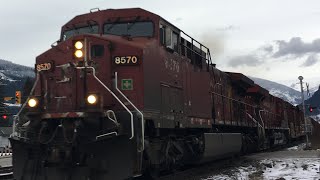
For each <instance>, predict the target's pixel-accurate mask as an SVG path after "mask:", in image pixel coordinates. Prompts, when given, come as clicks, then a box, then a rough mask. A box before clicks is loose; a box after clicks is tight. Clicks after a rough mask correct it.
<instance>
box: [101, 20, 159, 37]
mask: <svg viewBox="0 0 320 180" xmlns="http://www.w3.org/2000/svg"><path fill="white" fill-rule="evenodd" d="M104 34H112V35H119V36H123V35H125V36H130V37H152V36H153V23H152V22H131V23H108V24H105V25H104Z"/></svg>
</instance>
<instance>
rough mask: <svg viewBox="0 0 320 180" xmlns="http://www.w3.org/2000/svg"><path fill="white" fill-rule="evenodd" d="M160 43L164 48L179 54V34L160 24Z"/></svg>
mask: <svg viewBox="0 0 320 180" xmlns="http://www.w3.org/2000/svg"><path fill="white" fill-rule="evenodd" d="M159 31H160V39H159V41H160V43H161V45H164V46H165V47H166V48H169V49H171V50H173V51H175V52H179V33H177V32H174V31H173V30H172V29H171V28H170V27H168V26H165V25H162V24H160V30H159Z"/></svg>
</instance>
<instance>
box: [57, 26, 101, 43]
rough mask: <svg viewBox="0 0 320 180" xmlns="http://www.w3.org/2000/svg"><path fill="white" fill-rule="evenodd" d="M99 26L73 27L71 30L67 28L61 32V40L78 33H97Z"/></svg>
mask: <svg viewBox="0 0 320 180" xmlns="http://www.w3.org/2000/svg"><path fill="white" fill-rule="evenodd" d="M98 31H99V26H98V25H93V26H84V27H80V28H74V29H71V30H67V31H64V32H63V35H62V38H63V39H62V40H63V41H65V40H67V39H69V38H70V37H72V36H75V35H79V34H98Z"/></svg>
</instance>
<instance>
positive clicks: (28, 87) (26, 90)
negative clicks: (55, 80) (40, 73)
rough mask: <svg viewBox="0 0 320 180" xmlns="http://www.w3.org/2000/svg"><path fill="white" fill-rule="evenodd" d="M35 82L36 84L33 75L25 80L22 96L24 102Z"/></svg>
mask: <svg viewBox="0 0 320 180" xmlns="http://www.w3.org/2000/svg"><path fill="white" fill-rule="evenodd" d="M33 84H34V79H33V78H31V77H27V79H26V81H25V82H24V85H23V89H22V98H21V103H22V104H23V103H24V102H25V101H26V100H27V98H28V96H29V94H30V91H31V89H32V86H33Z"/></svg>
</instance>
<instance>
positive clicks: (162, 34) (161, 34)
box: [160, 24, 166, 45]
mask: <svg viewBox="0 0 320 180" xmlns="http://www.w3.org/2000/svg"><path fill="white" fill-rule="evenodd" d="M165 29H166V28H165V26H163V25H162V24H160V43H161V45H165V42H166V40H165V37H166V35H165Z"/></svg>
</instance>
